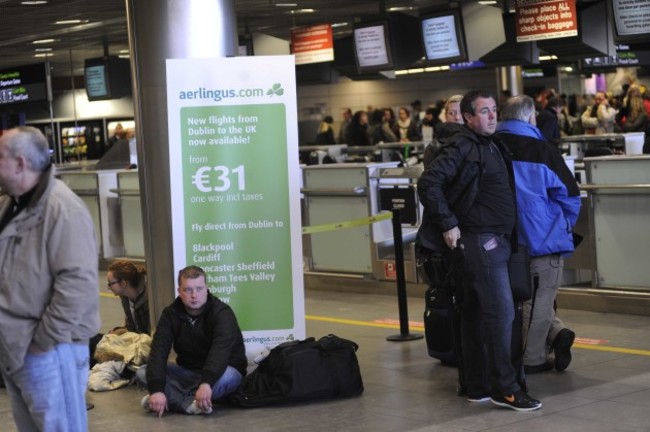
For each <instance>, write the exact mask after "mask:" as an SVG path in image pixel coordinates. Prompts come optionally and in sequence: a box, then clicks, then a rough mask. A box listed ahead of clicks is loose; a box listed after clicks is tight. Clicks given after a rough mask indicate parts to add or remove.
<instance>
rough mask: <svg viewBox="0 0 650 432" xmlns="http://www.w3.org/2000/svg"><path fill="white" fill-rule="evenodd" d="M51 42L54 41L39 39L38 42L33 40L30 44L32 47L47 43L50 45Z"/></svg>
mask: <svg viewBox="0 0 650 432" xmlns="http://www.w3.org/2000/svg"><path fill="white" fill-rule="evenodd" d="M52 42H54V39H39V40H35V41H34V42H32V43H33V44H34V45H37V44H48V43H52Z"/></svg>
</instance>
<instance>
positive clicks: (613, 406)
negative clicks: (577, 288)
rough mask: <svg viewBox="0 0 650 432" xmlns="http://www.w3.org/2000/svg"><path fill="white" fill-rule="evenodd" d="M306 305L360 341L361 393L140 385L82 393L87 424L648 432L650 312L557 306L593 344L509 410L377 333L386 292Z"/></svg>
mask: <svg viewBox="0 0 650 432" xmlns="http://www.w3.org/2000/svg"><path fill="white" fill-rule="evenodd" d="M306 309H307V314H308V317H309V318H308V320H307V333H308V335H310V336H322V335H325V334H328V333H334V334H337V335H339V336H342V337H345V338H348V339H352V340H354V341H356V342H357V343H358V344H359V346H360V349H359V352H358V356H359V361H360V363H361V370H362V374H363V378H364V383H365V392H364V394H363V395H362V396H361V397H358V398H353V399H346V400H334V401H328V402H319V403H311V404H304V405H293V406H282V407H269V408H256V409H239V408H234V407H227V406H224V407H219V408H218V409H217V411H216V412H215V413H213V414H212V415H209V416H186V415H179V414H166V415H165V416H163V417H162V418H157V417H156V416H154V415H152V414H147V413H145V412H144V411H143V410H142V409H141V408H140V403H139V402H140V399H141V398H142V396H143V395H144V392H143V391H141V390H138V389H136V388H135V387H128V388H123V389H120V390H116V391H112V392H105V393H89V394H88V400H89V401H91V402H92V403H94V404H95V408H94V409H93V410H91V411H89V424H90V430H91V431H106V432H110V431H120V432H125V431H161V432H162V431H181V430H184V431H192V430H204V429H205V430H220V431H255V432H262V431H282V432H288V431H337V432H343V431H372V432H382V431H386V432H392V431H418V432H420V431H421V432H424V431H427V432H428V431H441V432H442V431H444V432H461V431H504V432H505V431H526V432H537V431H552V432H562V431H580V430H581V431H588V432H601V431H602V432H612V431H650V357H649V356H650V338H648V335H649V334H650V332H649V330H650V317H639V316H623V315H613V314H602V313H591V312H583V311H572V310H561V311H560V316H561V317H562V318H563V319H564V320H565V322H566V324H567V325H568V326H569V327H570V328H572V329H573V330H574V331H575V332H576V334H577V336H578V337H579V338H585V339H591V340H594V341H596V342H598V343H600V345H592V346H590V345H587V344H580V346H578V347H576V348H574V350H573V358H574V360H573V363H572V364H571V366H570V367H569V369H568V370H567V371H566V372H565V373H556V372H548V373H544V374H539V375H532V376H529V377H528V382H529V385H530V388H531V390H530V393H531V395H533V396H535V397H537V398H539V399H541V400H542V401H543V404H544V406H543V408H542V409H541V410H540V411H537V412H533V413H518V412H514V411H511V410H506V409H501V408H497V407H495V406H494V405H491V404H489V403H488V404H472V405H470V404H468V403H467V402H466V401H465V400H464V399H463V398H460V397H458V396H456V393H455V383H456V370H455V369H452V368H449V367H445V366H442V365H441V364H440V363H438V362H437V361H435V360H433V359H431V358H429V357H428V355H427V353H426V346H425V342H424V341H423V340H418V341H412V342H388V341H386V336H388V335H391V334H395V333H399V331H398V330H397V329H396V327H395V328H386V327H382V324H378V321H381V320H387V319H388V320H396V319H397V304H396V300H395V298H393V297H391V296H383V295H373V294H344V293H339V292H326V291H308V292H307V294H306ZM101 311H102V318H103V322H104V329H105V330H106V329H109V328H111V327H112V326H114V325H115V324H117V323H119V322H120V321H121V313H122V312H121V307H120V304H119V302H118V301H117V300H116V299H114V298H108V297H104V296H103V297H102V298H101ZM409 311H410V317H411V320H412V321H421V320H422V311H423V301H422V300H421V299H419V298H410V299H409ZM322 317H330V318H338V319H339V321H344V322H345V323H343V322H337V323H332V322H330V321H324V320H323V319H322ZM351 321H361V322H363V323H364V324H363V325H362V324H359V323H353V322H351ZM384 322H385V321H384ZM412 330H413V331H414V332H416V331H417V330H418V329H417V328H412ZM585 342H586V340H585ZM619 348H622V349H619ZM625 349H628V351H626V350H625ZM630 350H631V351H630ZM0 430H1V431H4V432H13V431H15V427H14V426H13V423H12V419H11V410H10V406H9V400H8V397H7V395H6V392H5V390H4V389H0Z"/></svg>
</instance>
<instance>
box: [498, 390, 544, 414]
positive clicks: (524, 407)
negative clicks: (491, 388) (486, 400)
mask: <svg viewBox="0 0 650 432" xmlns="http://www.w3.org/2000/svg"><path fill="white" fill-rule="evenodd" d="M492 403H493V404H495V405H499V406H502V407H506V408H510V409H513V410H515V411H535V410H538V409H540V408H541V407H542V402H540V401H538V400H536V399H533V398H531V397H530V396H528V395H527V394H526V393H524V392H523V391H521V390H519V391H516V392H514V393H513V394H511V395H510V396H502V397H494V396H493V397H492Z"/></svg>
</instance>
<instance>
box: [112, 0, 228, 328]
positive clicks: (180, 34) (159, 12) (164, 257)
mask: <svg viewBox="0 0 650 432" xmlns="http://www.w3.org/2000/svg"><path fill="white" fill-rule="evenodd" d="M126 8H127V19H128V27H129V28H128V30H129V45H130V50H131V70H132V72H131V73H132V81H133V103H134V111H135V120H136V139H137V153H138V173H139V180H140V191H141V192H140V196H141V200H142V201H141V205H142V219H143V222H144V223H143V227H144V242H145V244H144V246H145V256H146V264H147V273H148V282H149V283H148V285H149V287H150V291H149V307H150V314H151V319H152V320H154V321H157V319H158V317H159V316H160V314H161V312H162V310H163V308H164V307H165V306H166V305H168V304H169V303H171V302H172V301H173V299H174V287H175V285H176V275H175V274H174V272H175V269H174V265H173V256H172V228H171V227H172V224H171V212H172V211H173V208H174V204H175V203H172V202H171V199H170V182H171V179H170V175H169V173H170V170H169V166H170V163H180V161H170V160H169V148H168V146H169V136H168V129H167V89H166V72H165V71H166V65H165V62H166V60H167V59H184V58H213V57H226V56H234V55H235V54H236V53H237V20H236V16H235V2H234V0H156V1H151V0H126ZM176 181H180V180H176ZM179 205H180V203H179ZM124 223H129V222H128V221H124Z"/></svg>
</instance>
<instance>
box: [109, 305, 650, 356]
mask: <svg viewBox="0 0 650 432" xmlns="http://www.w3.org/2000/svg"><path fill="white" fill-rule="evenodd" d="M99 295H100V296H101V297H108V298H113V299H118V298H119V297H116V296H114V295H113V294H112V293H110V294H109V293H99ZM305 318H306V319H308V320H310V321H321V322H329V323H334V324H347V325H355V326H362V327H376V328H386V329H397V330H399V325H396V324H379V323H373V322H367V321H359V320H351V319H344V318H333V317H326V316H319V315H305ZM409 328H412V329H414V330H417V331H424V327H420V326H410V327H409ZM573 347H574V348H579V349H585V350H592V351H605V352H614V353H621V354H633V355H640V356H647V357H650V350H641V349H633V348H619V347H612V346H603V345H588V344H581V343H575V344H573Z"/></svg>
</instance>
